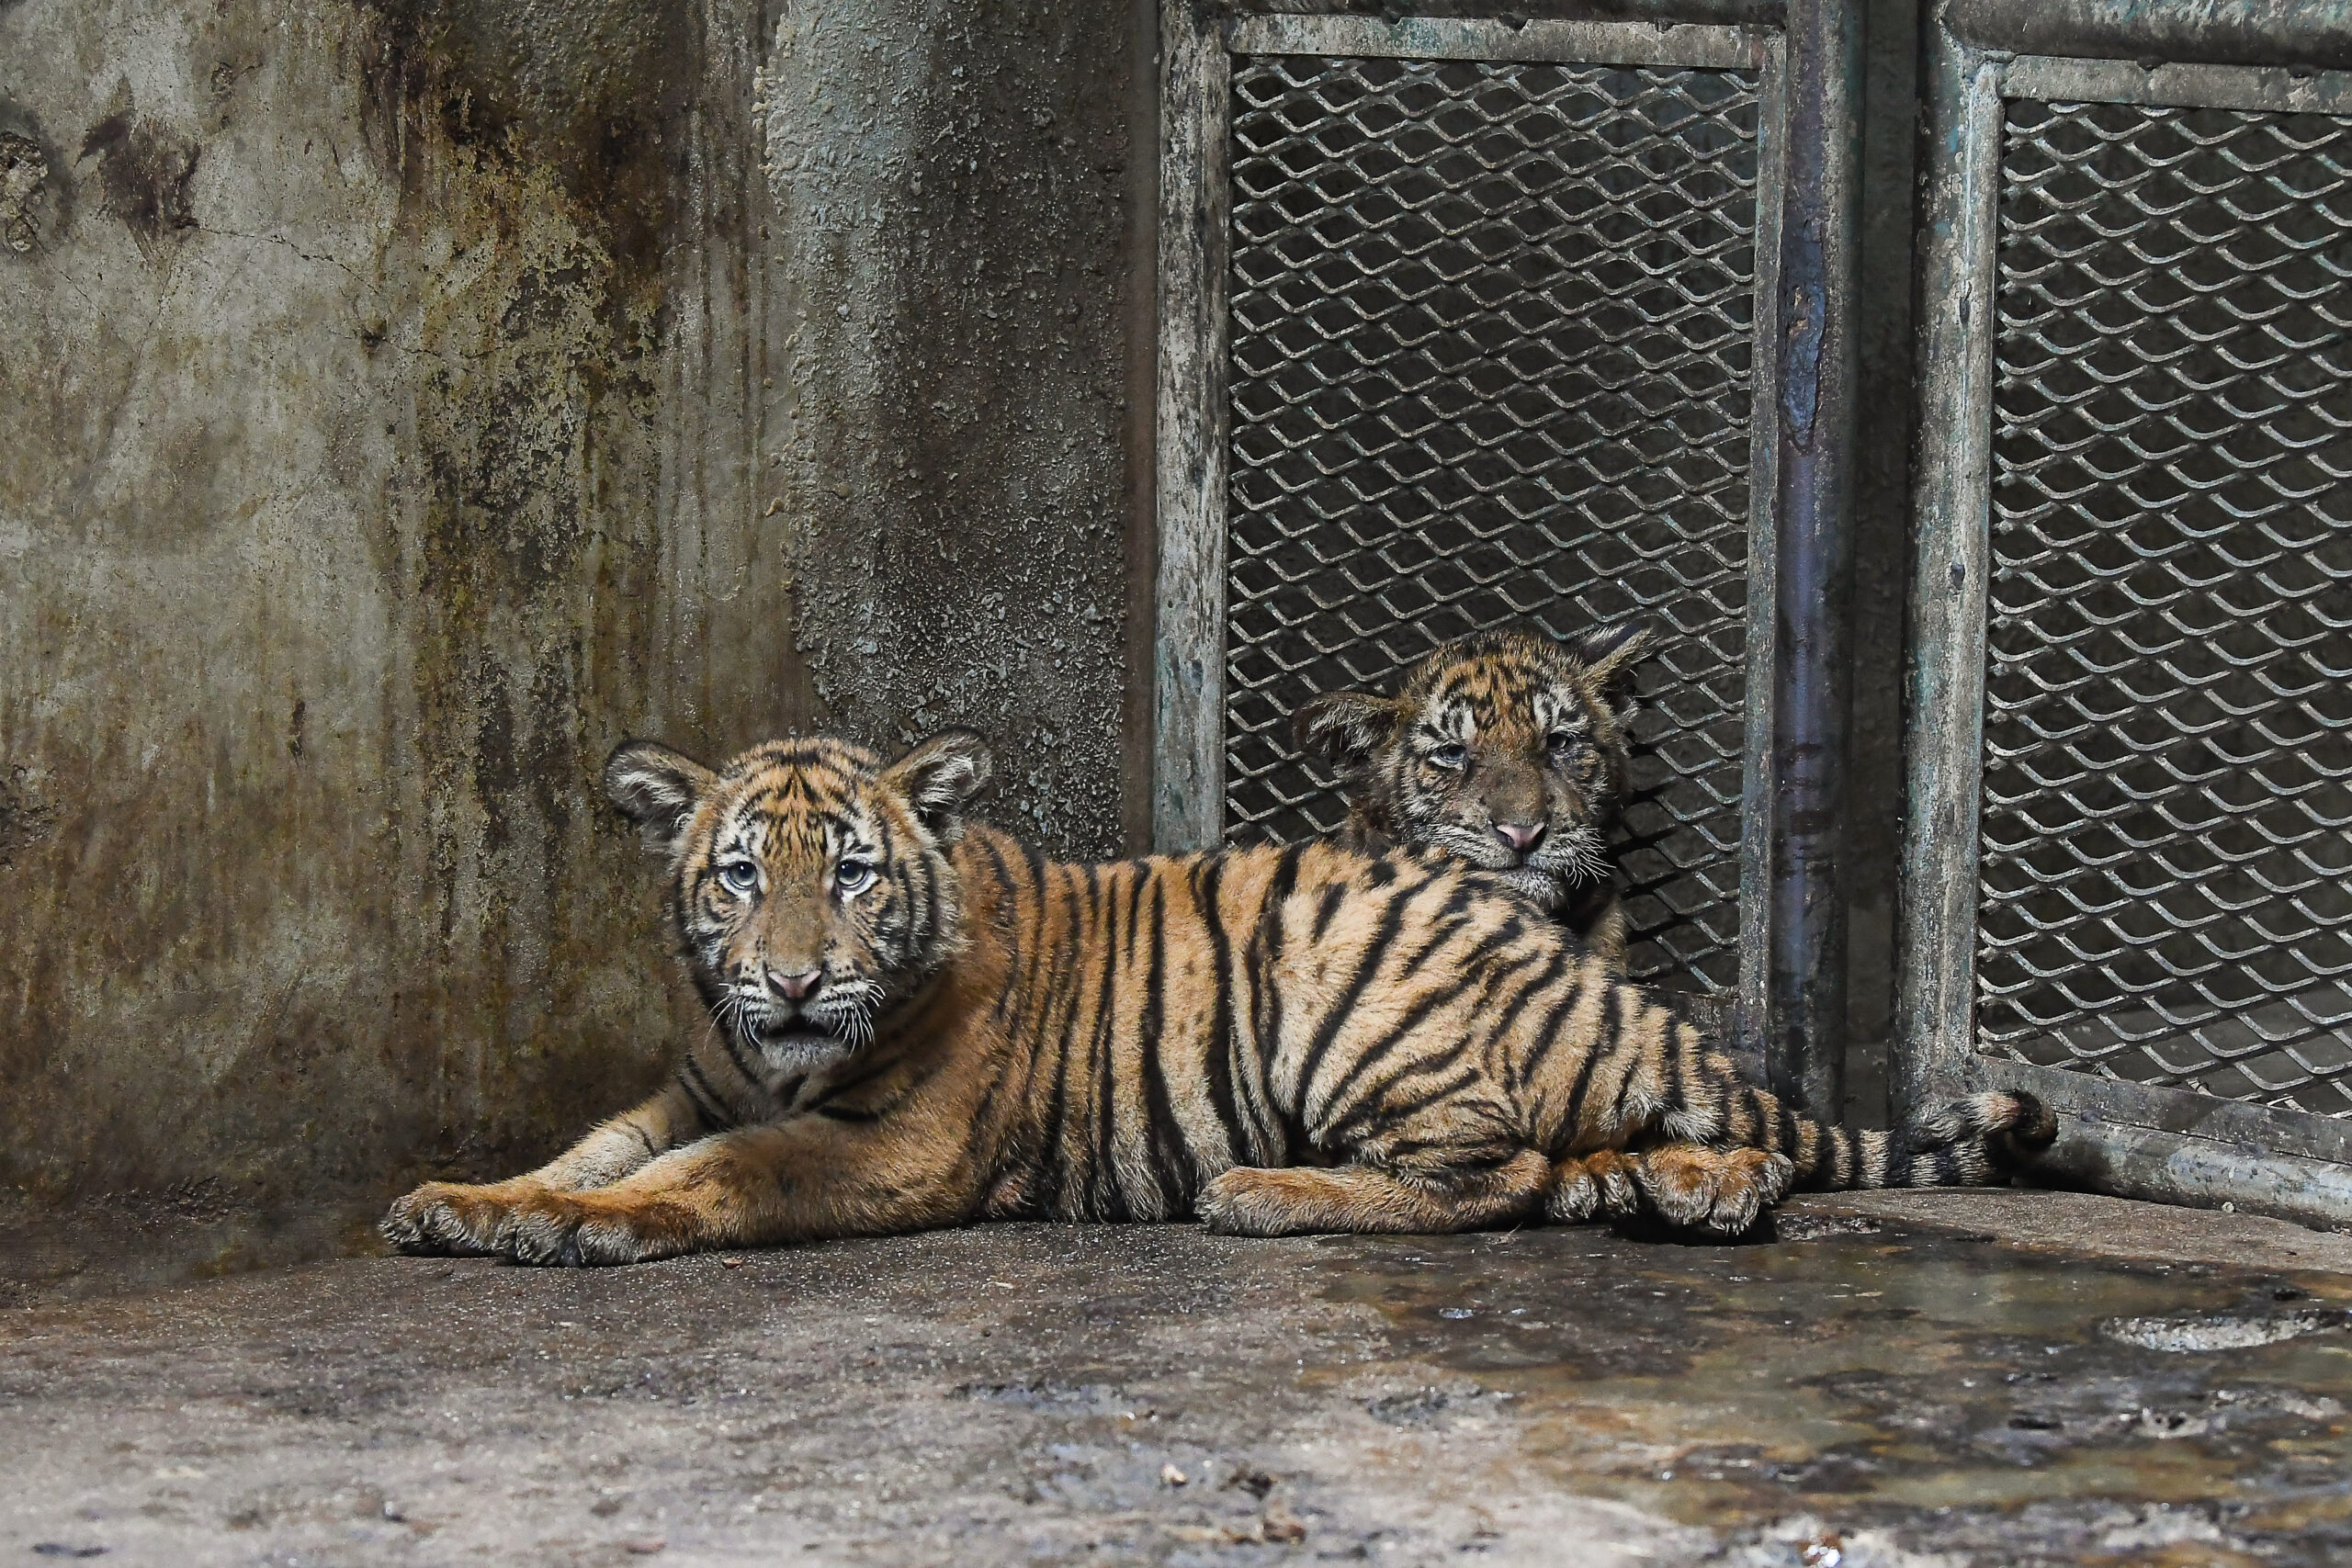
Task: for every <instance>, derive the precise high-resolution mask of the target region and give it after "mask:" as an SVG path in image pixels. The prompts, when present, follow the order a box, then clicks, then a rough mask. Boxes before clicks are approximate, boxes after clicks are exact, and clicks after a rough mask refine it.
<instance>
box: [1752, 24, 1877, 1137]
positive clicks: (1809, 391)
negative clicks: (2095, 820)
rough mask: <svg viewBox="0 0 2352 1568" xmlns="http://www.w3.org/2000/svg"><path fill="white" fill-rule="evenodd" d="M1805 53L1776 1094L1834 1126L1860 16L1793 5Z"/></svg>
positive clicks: (1794, 204)
mask: <svg viewBox="0 0 2352 1568" xmlns="http://www.w3.org/2000/svg"><path fill="white" fill-rule="evenodd" d="M1788 39H1789V45H1788V104H1789V118H1788V164H1787V169H1788V176H1787V182H1786V185H1785V186H1784V189H1785V192H1786V195H1785V197H1784V201H1785V206H1784V208H1783V209H1782V218H1781V265H1780V276H1779V278H1778V287H1777V288H1776V289H1775V290H1774V292H1775V295H1776V298H1775V299H1774V301H1773V308H1772V311H1771V313H1770V315H1769V316H1767V317H1766V320H1768V321H1774V322H1775V323H1776V330H1777V332H1778V333H1779V337H1778V348H1779V353H1780V361H1781V367H1780V368H1781V383H1780V407H1779V409H1778V410H1777V411H1776V412H1777V415H1778V423H1779V426H1780V442H1779V455H1780V461H1779V465H1778V467H1779V472H1778V476H1777V481H1776V482H1777V487H1778V495H1779V502H1780V504H1779V506H1778V507H1777V508H1776V511H1777V513H1778V517H1779V523H1778V526H1777V528H1776V529H1775V530H1774V537H1773V539H1772V541H1771V546H1770V547H1771V548H1772V549H1773V551H1774V552H1775V555H1776V558H1777V562H1778V570H1777V572H1776V573H1775V577H1776V584H1777V590H1778V592H1777V599H1778V603H1777V604H1775V606H1774V616H1773V620H1774V641H1775V654H1776V658H1775V660H1774V663H1775V666H1776V675H1775V680H1776V690H1775V693H1774V697H1775V701H1774V703H1773V713H1772V719H1771V724H1772V732H1771V739H1770V749H1769V751H1768V753H1767V757H1768V763H1767V765H1768V766H1769V768H1770V773H1771V778H1770V806H1769V810H1770V834H1769V848H1768V851H1767V853H1768V856H1769V866H1770V870H1769V888H1770V895H1769V897H1770V903H1769V908H1770V922H1771V931H1770V941H1769V943H1768V962H1769V964H1770V981H1769V1003H1768V1007H1769V1015H1768V1017H1767V1019H1766V1021H1765V1030H1764V1054H1765V1070H1766V1073H1767V1075H1768V1076H1769V1078H1770V1084H1771V1087H1772V1089H1773V1092H1774V1093H1776V1094H1779V1095H1781V1096H1782V1097H1783V1098H1785V1099H1787V1100H1792V1101H1793V1102H1794V1103H1796V1104H1797V1105H1799V1106H1802V1107H1803V1108H1804V1110H1805V1111H1807V1112H1808V1113H1810V1114H1811V1115H1813V1116H1815V1117H1816V1118H1818V1119H1819V1120H1821V1121H1825V1122H1835V1121H1838V1120H1840V1119H1842V1117H1843V1114H1844V1109H1845V1081H1846V1061H1845V1047H1846V885H1845V875H1844V866H1843V863H1842V862H1843V859H1844V854H1845V844H1846V777H1847V750H1848V748H1847V731H1848V726H1849V699H1850V694H1851V685H1850V682H1851V678H1852V671H1851V667H1850V663H1849V652H1850V648H1851V637H1850V632H1851V620H1852V599H1853V532H1852V521H1853V498H1854V442H1853V433H1854V389H1855V383H1856V378H1857V376H1858V374H1859V367H1858V364H1857V351H1856V344H1855V341H1854V307H1855V297H1856V294H1857V292H1858V280H1857V276H1856V267H1855V263H1856V255H1855V241H1856V231H1857V223H1858V219H1859V210H1858V208H1857V195H1858V191H1859V189H1860V161H1861V160H1860V116H1859V113H1858V109H1859V105H1860V97H1861V71H1862V47H1861V45H1862V13H1861V6H1860V4H1859V3H1858V0H1790V4H1789V10H1788Z"/></svg>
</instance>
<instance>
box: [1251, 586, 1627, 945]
mask: <svg viewBox="0 0 2352 1568" xmlns="http://www.w3.org/2000/svg"><path fill="white" fill-rule="evenodd" d="M1649 648H1650V638H1649V633H1648V632H1647V631H1646V630H1645V629H1643V628H1641V627H1638V626H1615V627H1611V628H1610V629H1608V630H1606V631H1601V632H1596V633H1594V634H1592V635H1591V636H1589V637H1585V638H1583V639H1582V640H1581V641H1578V642H1576V643H1560V642H1555V641H1554V640H1553V639H1552V638H1551V637H1546V636H1544V634H1543V633H1542V632H1538V631H1529V630H1505V631H1489V632H1474V633H1472V634H1471V635H1469V636H1468V637H1456V638H1454V639H1453V641H1451V642H1447V643H1442V644H1441V645H1439V646H1438V647H1437V648H1435V649H1431V650H1430V652H1428V653H1426V654H1424V655H1422V656H1421V658H1420V659H1419V660H1416V661H1415V662H1414V664H1413V665H1412V666H1411V667H1410V668H1409V669H1408V670H1407V671H1405V675H1404V678H1403V679H1402V680H1401V681H1399V682H1397V694H1396V695H1395V696H1393V697H1391V696H1383V695H1381V694H1379V693H1377V692H1334V693H1332V694H1329V695H1327V696H1320V697H1317V698H1315V699H1314V700H1313V701H1311V702H1309V703H1307V704H1306V705H1304V706H1302V707H1301V708H1300V709H1299V710H1298V713H1297V714H1296V716H1295V717H1294V719H1293V728H1294V729H1295V732H1296V734H1297V737H1298V743H1299V746H1300V748H1301V750H1306V751H1308V752H1311V753H1317V754H1319V755H1321V756H1322V758H1323V759H1324V760H1325V761H1327V762H1329V764H1330V765H1331V767H1332V768H1333V770H1334V771H1335V772H1336V773H1338V775H1339V781H1340V793H1341V794H1342V795H1344V796H1345V797H1346V799H1347V802H1348V819H1347V821H1346V822H1345V824H1343V825H1342V826H1341V828H1340V831H1339V837H1340V841H1341V842H1343V843H1347V844H1350V845H1352V846H1353V847H1355V848H1358V849H1362V850H1366V851H1371V852H1377V851H1379V850H1381V849H1384V848H1385V847H1387V846H1389V845H1391V844H1404V845H1409V846H1412V847H1415V848H1419V849H1427V850H1435V851H1438V852H1441V853H1444V854H1449V855H1453V856H1454V857H1455V858H1456V859H1458V860H1462V861H1464V862H1466V863H1469V864H1471V865H1475V866H1477V867H1480V868H1481V869H1483V870H1486V871H1488V872H1492V873H1494V874H1495V875H1496V876H1497V877H1498V879H1499V880H1500V881H1502V882H1503V883H1504V884H1505V885H1506V886H1510V887H1511V888H1512V889H1513V890H1515V891H1516V892H1518V893H1520V894H1521V895H1522V896H1524V897H1528V898H1532V899H1533V900H1534V901H1535V903H1536V904H1537V905H1538V906H1540V907H1541V908H1544V909H1546V910H1549V911H1550V912H1551V913H1552V915H1553V917H1554V918H1555V919H1558V920H1559V921H1560V922H1561V923H1563V924H1564V925H1566V927H1567V928H1568V929H1569V930H1570V931H1574V932H1576V933H1577V936H1578V937H1580V938H1582V939H1583V941H1584V942H1585V945H1586V946H1588V947H1589V948H1591V949H1592V951H1593V952H1594V953H1596V954H1598V955H1599V956H1600V959H1601V960H1602V962H1604V963H1605V964H1608V965H1609V966H1610V968H1611V971H1613V972H1614V973H1617V974H1621V975H1622V974H1623V973H1624V970H1625V909H1624V904H1623V899H1622V898H1621V897H1619V893H1618V887H1617V874H1616V867H1615V865H1614V864H1613V863H1611V860H1610V858H1609V851H1608V847H1607V846H1608V839H1609V833H1610V830H1611V829H1613V828H1614V827H1615V826H1616V825H1617V817H1618V812H1619V809H1620V803H1621V801H1622V800H1623V796H1624V793H1625V770H1626V765H1627V734H1626V727H1627V725H1628V724H1629V723H1631V721H1632V719H1633V716H1634V696H1633V674H1634V666H1635V665H1636V664H1638V663H1639V662H1640V661H1641V660H1642V658H1643V656H1644V655H1645V653H1647V652H1648V651H1649Z"/></svg>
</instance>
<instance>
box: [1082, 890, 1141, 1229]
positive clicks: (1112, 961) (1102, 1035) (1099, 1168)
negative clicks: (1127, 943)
mask: <svg viewBox="0 0 2352 1568" xmlns="http://www.w3.org/2000/svg"><path fill="white" fill-rule="evenodd" d="M1088 882H1089V885H1090V886H1095V890H1096V891H1097V892H1098V893H1099V892H1100V890H1101V889H1100V887H1099V886H1098V885H1095V884H1094V881H1093V874H1092V873H1091V871H1090V872H1089V874H1088ZM1099 903H1100V906H1101V909H1102V913H1103V916H1104V917H1105V918H1106V919H1112V920H1115V919H1116V915H1115V911H1114V906H1113V905H1112V904H1111V903H1110V901H1109V900H1107V899H1106V900H1099ZM1097 935H1098V937H1099V940H1098V941H1097V942H1095V943H1094V949H1095V951H1096V952H1097V953H1101V954H1102V963H1103V985H1102V988H1101V989H1100V990H1099V991H1098V992H1097V993H1096V996H1095V1002H1094V1044H1093V1052H1092V1055H1093V1058H1094V1129H1093V1130H1094V1140H1093V1142H1094V1168H1093V1169H1092V1170H1091V1171H1090V1172H1088V1187H1089V1189H1090V1190H1091V1193H1092V1196H1091V1198H1090V1200H1089V1203H1090V1207H1091V1210H1092V1212H1093V1213H1095V1214H1096V1215H1097V1216H1099V1217H1101V1218H1103V1219H1106V1220H1125V1219H1129V1218H1132V1216H1131V1215H1130V1214H1129V1213H1128V1212H1127V1199H1126V1194H1125V1192H1124V1191H1123V1190H1121V1187H1120V1182H1119V1168H1118V1166H1117V1165H1116V1164H1115V1163H1114V1161H1113V1159H1112V1155H1111V1151H1112V1146H1113V1134H1114V1130H1115V1127H1116V1115H1117V1112H1116V1108H1115V1106H1114V1102H1113V1099H1112V1094H1111V1090H1112V1089H1113V1087H1114V1078H1113V1076H1112V1055H1111V1017H1112V999H1113V998H1112V992H1111V986H1112V982H1113V981H1114V979H1116V978H1117V976H1118V973H1119V965H1118V963H1117V945H1116V943H1115V942H1114V940H1113V936H1114V933H1113V931H1111V929H1110V928H1109V926H1107V925H1106V926H1105V927H1104V929H1103V930H1102V931H1100V932H1098V933H1097Z"/></svg>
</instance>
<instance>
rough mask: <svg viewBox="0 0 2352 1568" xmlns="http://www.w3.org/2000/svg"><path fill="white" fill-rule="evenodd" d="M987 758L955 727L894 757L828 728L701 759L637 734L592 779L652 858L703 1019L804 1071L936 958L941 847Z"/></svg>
mask: <svg viewBox="0 0 2352 1568" xmlns="http://www.w3.org/2000/svg"><path fill="white" fill-rule="evenodd" d="M989 772H990V762H989V751H988V746H987V744H986V742H984V741H983V740H981V739H980V738H979V737H978V736H977V735H974V734H972V733H971V732H970V731H968V730H961V729H949V730H943V731H941V732H940V733H938V734H936V735H933V736H932V737H931V738H930V739H927V740H925V741H923V742H922V744H920V745H918V746H917V747H915V748H914V750H911V751H909V752H908V753H907V754H906V755H905V756H903V757H901V758H899V760H898V761H895V762H890V763H887V764H886V763H885V762H884V761H882V759H881V758H880V757H879V756H877V755H876V754H875V753H874V752H872V751H868V750H865V748H864V747H861V746H854V745H851V744H849V743H847V742H844V741H840V740H831V739H808V740H775V741H770V742H768V743H767V744H765V745H762V746H754V747H753V748H752V749H751V750H748V751H746V752H744V753H743V754H742V755H741V756H740V757H737V758H736V759H735V760H734V761H730V762H729V763H727V764H726V765H725V766H723V767H721V768H718V769H717V770H715V771H714V770H712V769H709V768H706V767H704V766H702V764H700V763H698V762H696V761H694V760H693V759H692V758H689V757H686V756H684V755H683V754H682V753H680V752H677V751H673V750H670V748H668V747H666V746H662V745H657V744H656V743H654V742H652V741H650V740H631V741H628V742H626V743H625V744H623V745H622V746H621V747H620V748H619V749H618V750H616V751H615V752H614V753H613V755H612V760H611V761H608V762H606V763H605V795H608V796H609V797H610V798H611V800H612V802H613V804H614V805H616V806H617V807H620V808H621V810H622V812H623V813H625V814H626V815H627V816H628V818H630V819H631V820H632V821H634V822H636V823H637V825H638V826H639V829H642V830H643V832H644V835H645V839H646V841H647V843H648V844H649V845H650V846H651V847H652V848H653V849H655V850H656V851H657V852H661V853H662V854H663V855H665V856H667V858H668V860H669V864H670V875H671V889H670V907H671V913H672V917H673V919H674V921H675V923H676V927H677V931H678V936H679V940H680V942H681V943H682V945H683V948H684V958H685V960H686V963H687V965H688V967H689V968H690V969H691V971H692V972H693V975H694V980H695V988H696V989H697V990H698V991H699V992H700V993H701V996H702V999H703V1004H704V1006H706V1007H707V1008H708V1009H709V1010H710V1014H711V1018H712V1020H713V1021H714V1022H715V1023H716V1025H717V1026H718V1028H719V1029H720V1030H722V1031H725V1032H729V1034H730V1035H731V1036H732V1037H733V1039H734V1040H735V1041H736V1042H737V1043H739V1044H741V1046H743V1047H744V1048H745V1049H746V1050H748V1051H751V1052H753V1053H756V1054H758V1055H760V1056H762V1057H763V1058H764V1059H765V1061H766V1065H767V1066H768V1067H769V1069H770V1070H771V1071H773V1072H775V1073H778V1074H783V1073H792V1072H800V1073H806V1072H811V1071H815V1070H817V1069H820V1068H822V1067H825V1066H831V1065H832V1064H834V1063H836V1062H839V1061H841V1060H842V1059H844V1058H846V1057H847V1056H849V1055H852V1054H853V1053H854V1052H855V1051H856V1050H857V1049H858V1048H859V1047H861V1046H863V1045H864V1044H865V1043H867V1042H868V1041H870V1040H871V1039H872V1038H873V1035H874V1026H875V1021H876V1019H877V1018H879V1017H881V1016H882V1015H883V1014H885V1013H886V1012H888V1010H889V1009H890V1008H891V1007H892V1006H893V1005H894V1004H896V1003H898V1002H900V1001H903V1000H904V999H906V998H908V997H909V996H910V995H912V994H913V993H914V992H915V991H917V990H919V989H920V988H921V987H922V983H923V982H924V981H925V980H926V979H928V978H929V977H930V976H932V975H933V974H934V973H936V972H937V971H938V970H939V968H940V967H941V966H942V965H943V964H945V963H946V961H947V960H948V959H949V958H950V957H952V956H953V955H954V954H955V953H956V950H957V948H958V947H959V946H960V945H961V940H962V919H963V904H962V887H961V885H960V884H959V882H958V880H957V878H956V868H955V865H954V863H953V862H952V860H951V859H950V857H949V855H948V850H949V849H950V847H952V846H953V845H954V844H955V842H956V840H957V839H958V838H960V837H961V836H962V826H961V814H962V812H963V808H964V807H965V805H966V803H967V802H968V801H969V800H970V799H971V797H972V796H973V795H975V794H977V793H978V791H979V789H980V787H981V786H982V785H983V784H987V783H988V780H989Z"/></svg>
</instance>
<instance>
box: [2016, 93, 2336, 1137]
mask: <svg viewBox="0 0 2352 1568" xmlns="http://www.w3.org/2000/svg"><path fill="white" fill-rule="evenodd" d="M2005 122H2006V134H2005V147H2004V155H2003V164H2002V181H2001V208H2000V256H1999V266H2000V301H1999V305H2000V328H1999V346H1998V351H1997V352H1998V376H1997V383H1996V408H1997V413H1996V427H1995V443H1994V454H1995V479H1994V485H1995V488H1994V504H1995V514H1994V528H1993V540H1994V559H1995V572H1994V578H1993V581H1992V584H1991V595H1992V604H1991V610H1992V619H1991V626H1990V631H1989V642H1990V661H1989V664H1988V667H1987V670H1986V686H1985V779H1984V816H1983V829H1982V831H1983V841H1982V846H1981V861H1980V864H1981V868H1982V884H1983V886H1982V905H1981V911H1982V912H1981V915H1980V919H1979V930H1978V939H1977V940H1978V957H1977V976H1978V983H1977V998H1978V1017H1977V1035H1978V1040H1979V1043H1980V1048H1981V1049H1983V1050H1985V1051H1987V1052H1988V1053H1992V1054H1998V1055H2010V1056H2015V1057H2020V1058H2023V1059H2025V1060H2028V1061H2032V1062H2037V1063H2040V1064H2041V1065H2043V1066H2058V1067H2064V1068H2074V1069H2078V1070H2082V1071H2086V1072H2092V1073H2097V1074H2098V1075H2100V1076H2103V1077H2111V1078H2118V1079H2122V1080H2125V1081H2129V1082H2134V1083H2141V1084H2149V1085H2161V1086H2173V1087H2179V1088H2185V1089H2192V1090H2197V1091H2200V1092H2203V1093H2207V1094H2211V1095H2216V1096H2221V1097H2224V1098H2228V1099H2233V1100H2260V1101H2264V1102H2266V1103H2268V1104H2272V1105H2276V1106H2281V1107H2292V1108H2298V1109H2301V1110H2304V1111H2316V1112H2320V1113H2322V1114H2325V1115H2332V1116H2342V1115H2345V1114H2347V1113H2352V1094H2347V1085H2352V1049H2347V1034H2346V1026H2347V1024H2352V832H2347V828H2352V684H2347V677H2352V484H2347V478H2346V477H2347V475H2352V341H2347V335H2346V334H2347V328H2352V291H2347V290H2346V269H2347V266H2352V186H2347V183H2346V171H2347V168H2352V121H2346V120H2344V119H2335V118H2321V117H2317V116H2309V115H2288V114H2245V113H2235V112H2225V111H2221V110H2211V109H2179V108H2147V107H2131V106H2123V105H2114V104H2050V103H2039V102H2030V101H2015V102H2011V103H2010V104H2008V105H2007V107H2006V110H2005Z"/></svg>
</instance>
